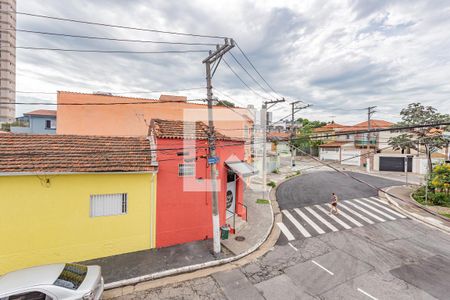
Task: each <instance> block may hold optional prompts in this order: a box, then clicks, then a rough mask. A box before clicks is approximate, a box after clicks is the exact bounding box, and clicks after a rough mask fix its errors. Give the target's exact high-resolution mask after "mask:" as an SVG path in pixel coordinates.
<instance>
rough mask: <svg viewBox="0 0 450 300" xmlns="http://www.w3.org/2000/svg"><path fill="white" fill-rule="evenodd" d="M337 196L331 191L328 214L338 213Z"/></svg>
mask: <svg viewBox="0 0 450 300" xmlns="http://www.w3.org/2000/svg"><path fill="white" fill-rule="evenodd" d="M337 205H338V196H336V194H335V193H331V207H330V215H331V214H336V215H338V214H339V211H338V208H337Z"/></svg>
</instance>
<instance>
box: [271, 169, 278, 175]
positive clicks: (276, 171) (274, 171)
mask: <svg viewBox="0 0 450 300" xmlns="http://www.w3.org/2000/svg"><path fill="white" fill-rule="evenodd" d="M272 173H273V174H280V170H279V169H275V170H273V171H272Z"/></svg>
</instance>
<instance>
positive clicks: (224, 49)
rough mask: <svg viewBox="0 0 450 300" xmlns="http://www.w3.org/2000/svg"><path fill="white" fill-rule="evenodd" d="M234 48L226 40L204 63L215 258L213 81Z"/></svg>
mask: <svg viewBox="0 0 450 300" xmlns="http://www.w3.org/2000/svg"><path fill="white" fill-rule="evenodd" d="M233 47H234V41H233V39H231V40H230V41H229V40H228V39H225V44H224V45H217V46H216V51H214V52H212V51H209V55H208V57H207V58H205V59H204V60H203V61H202V63H204V64H205V66H206V94H207V100H208V129H209V131H208V148H209V155H208V163H209V164H210V169H211V179H210V180H211V193H212V197H211V198H212V203H211V206H212V226H213V244H214V246H213V252H214V255H215V256H218V255H219V254H220V252H221V246H220V219H219V197H218V195H217V175H218V174H217V167H216V163H217V158H216V134H215V130H214V119H213V92H212V84H211V80H212V77H213V76H214V73H215V72H216V70H217V67H218V66H219V63H220V61H221V59H222V56H223V55H224V54H225V53H227V52H228V51H230V50H231V49H232V48H233ZM216 60H219V61H218V62H217V63H216V65H215V67H214V70H213V71H212V73H211V65H212V64H213V63H214V62H215V61H216Z"/></svg>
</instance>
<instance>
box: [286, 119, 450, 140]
mask: <svg viewBox="0 0 450 300" xmlns="http://www.w3.org/2000/svg"><path fill="white" fill-rule="evenodd" d="M439 126H450V122H441V123H433V124H416V125H410V126H399V127H388V128H373V129H371V130H370V132H371V133H376V132H382V131H396V130H399V131H401V130H407V129H415V128H427V127H439ZM368 132H369V131H368V130H367V129H364V130H353V131H345V132H341V133H335V134H328V135H324V136H317V134H316V133H312V134H308V135H304V136H301V137H299V138H295V140H298V139H302V138H305V137H310V138H312V139H323V138H325V139H326V138H329V137H335V136H342V135H352V134H360V133H368Z"/></svg>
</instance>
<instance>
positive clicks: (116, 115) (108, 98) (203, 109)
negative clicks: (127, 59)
mask: <svg viewBox="0 0 450 300" xmlns="http://www.w3.org/2000/svg"><path fill="white" fill-rule="evenodd" d="M57 103H58V104H61V105H60V106H59V107H58V113H57V116H58V128H57V130H56V132H57V134H76V135H106V136H142V137H146V136H147V133H148V126H149V124H150V120H151V119H153V118H160V119H167V120H179V121H201V122H204V123H207V122H208V109H207V105H206V104H201V103H193V102H190V101H189V100H188V99H187V97H184V96H173V95H161V96H160V97H159V99H148V98H133V97H122V96H115V95H112V94H108V93H103V94H101V93H100V94H99V93H94V94H86V93H74V92H58V96H57ZM67 103H77V104H86V105H77V106H67V105H64V104H67ZM92 103H105V104H112V105H90V104H92ZM114 103H121V104H123V103H126V104H129V105H113V104H114ZM213 114H214V126H215V129H216V130H217V131H218V132H220V133H223V134H225V135H227V136H230V137H233V138H241V139H247V140H251V137H252V133H253V117H252V112H251V111H250V110H249V109H246V108H240V107H234V108H233V109H232V110H231V109H229V108H227V107H225V106H218V105H215V106H213ZM244 147H245V155H246V160H248V161H250V159H251V144H250V143H248V144H246V145H244Z"/></svg>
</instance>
